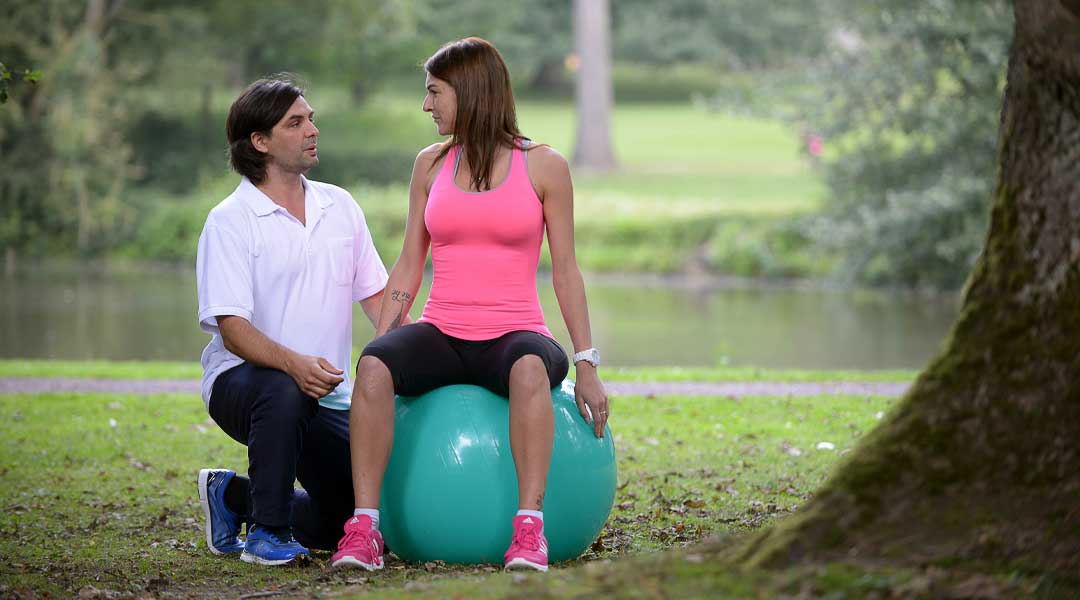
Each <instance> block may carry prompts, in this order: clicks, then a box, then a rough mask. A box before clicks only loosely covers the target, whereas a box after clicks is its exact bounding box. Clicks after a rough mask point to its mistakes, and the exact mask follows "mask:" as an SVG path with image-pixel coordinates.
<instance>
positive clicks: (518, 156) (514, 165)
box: [507, 138, 529, 181]
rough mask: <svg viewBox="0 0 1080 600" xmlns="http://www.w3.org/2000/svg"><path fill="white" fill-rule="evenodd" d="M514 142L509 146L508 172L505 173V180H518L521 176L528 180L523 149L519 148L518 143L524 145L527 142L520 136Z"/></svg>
mask: <svg viewBox="0 0 1080 600" xmlns="http://www.w3.org/2000/svg"><path fill="white" fill-rule="evenodd" d="M515 142H516V143H515V144H514V146H513V147H511V148H510V173H508V174H507V181H511V180H518V179H521V178H522V177H524V178H525V180H526V181H528V180H529V171H528V168H527V167H528V165H527V164H526V162H525V150H524V149H523V148H519V147H518V144H521V145H522V146H526V145H528V143H529V142H528V141H526V140H523V139H522V138H518V139H517V140H515Z"/></svg>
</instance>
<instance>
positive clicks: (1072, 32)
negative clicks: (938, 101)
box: [743, 0, 1080, 577]
mask: <svg viewBox="0 0 1080 600" xmlns="http://www.w3.org/2000/svg"><path fill="white" fill-rule="evenodd" d="M1015 24H1016V29H1015V37H1014V41H1013V45H1012V50H1011V53H1010V58H1009V63H1008V65H1009V66H1008V78H1007V81H1008V83H1007V87H1006V89H1005V94H1004V102H1003V107H1002V109H1001V113H1000V114H1001V118H1000V124H1001V125H1000V131H999V134H998V143H999V150H998V154H997V157H998V161H997V162H998V171H997V178H996V184H995V187H994V191H993V195H992V199H993V208H992V210H991V213H990V226H989V235H988V237H987V239H986V244H985V247H984V248H983V251H982V253H981V254H980V256H979V258H978V261H977V263H976V265H975V270H974V272H973V273H972V275H971V278H970V280H969V282H968V285H967V289H966V291H965V295H964V302H963V308H962V311H961V314H960V317H959V319H958V321H957V322H956V324H955V325H954V327H953V330H952V333H951V336H950V337H949V339H948V341H947V343H946V346H945V349H944V351H943V352H942V353H941V354H940V355H939V356H938V357H937V358H936V359H935V360H933V361H932V362H931V363H930V365H929V366H928V367H927V368H926V370H925V371H924V372H923V373H922V374H921V375H920V376H919V378H918V380H917V381H916V382H915V384H914V386H913V388H912V389H911V391H910V392H909V393H908V394H907V396H906V397H905V398H904V400H903V401H902V402H901V403H900V405H899V406H898V407H897V408H896V409H895V410H894V411H893V412H892V414H891V415H890V416H889V418H888V420H887V421H886V422H885V423H884V424H883V425H882V426H880V427H879V428H878V429H877V430H875V431H873V432H872V433H870V434H869V435H867V436H866V437H865V438H864V439H863V441H862V442H861V443H860V446H859V448H857V450H856V452H855V453H854V454H853V455H852V458H851V459H850V460H849V461H848V462H847V463H846V464H844V465H843V466H842V467H841V468H840V469H839V471H838V472H837V473H836V474H835V476H834V477H833V478H832V479H831V480H830V481H829V482H828V483H827V484H826V485H825V486H824V487H823V488H822V489H821V490H820V491H819V492H818V493H817V495H816V496H815V497H814V499H813V500H811V502H810V503H808V504H807V505H806V506H805V507H804V508H803V509H802V510H800V511H799V513H797V514H796V515H793V516H792V517H789V518H787V519H786V520H784V521H783V522H782V523H780V524H779V526H777V527H775V528H773V529H772V530H770V531H769V532H767V533H766V534H764V535H761V536H759V537H758V538H757V539H756V540H755V541H754V543H752V544H750V545H749V546H748V547H746V548H744V549H743V558H745V559H747V560H748V561H749V564H751V565H761V564H780V563H785V562H788V561H791V560H800V559H801V560H805V559H823V558H830V557H831V558H840V559H843V558H844V557H855V556H858V557H867V556H873V557H885V558H887V559H893V560H898V561H902V562H905V563H912V562H915V563H921V564H926V563H931V564H932V563H933V562H934V561H937V560H945V559H948V560H957V559H960V560H967V561H978V562H984V563H986V562H989V563H990V564H1006V565H1008V567H1009V568H1010V569H1020V570H1028V569H1031V570H1034V571H1035V572H1047V571H1050V572H1053V573H1057V574H1059V575H1061V576H1065V577H1069V576H1072V577H1074V576H1075V573H1077V571H1078V569H1080V533H1078V532H1080V512H1078V511H1077V510H1076V506H1077V502H1076V498H1077V491H1078V490H1080V471H1078V470H1077V469H1076V464H1077V462H1078V460H1080V448H1078V446H1077V444H1076V440H1077V439H1080V308H1078V306H1080V305H1078V304H1077V298H1078V297H1080V225H1078V223H1080V221H1078V219H1077V215H1080V160H1078V158H1080V2H1076V1H1075V0H1017V1H1016V3H1015Z"/></svg>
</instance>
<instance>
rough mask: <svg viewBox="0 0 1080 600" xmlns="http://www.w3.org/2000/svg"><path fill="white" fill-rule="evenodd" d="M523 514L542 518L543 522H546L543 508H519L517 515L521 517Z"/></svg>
mask: <svg viewBox="0 0 1080 600" xmlns="http://www.w3.org/2000/svg"><path fill="white" fill-rule="evenodd" d="M522 515H527V516H530V517H534V518H537V519H540V522H541V523H543V522H544V511H542V510H525V509H524V508H521V509H518V511H517V516H519V517H520V516H522Z"/></svg>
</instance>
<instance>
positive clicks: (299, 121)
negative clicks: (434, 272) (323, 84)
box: [252, 96, 319, 174]
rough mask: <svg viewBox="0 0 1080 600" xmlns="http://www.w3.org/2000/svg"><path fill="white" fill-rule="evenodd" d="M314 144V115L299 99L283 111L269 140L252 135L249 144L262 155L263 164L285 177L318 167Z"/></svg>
mask: <svg viewBox="0 0 1080 600" xmlns="http://www.w3.org/2000/svg"><path fill="white" fill-rule="evenodd" d="M256 136H257V137H258V139H256ZM260 141H261V143H262V145H261V146H260V143H259V142H260ZM318 141H319V128H318V127H315V111H314V110H312V108H311V105H310V104H308V103H307V100H305V99H304V97H303V96H299V97H298V98H297V99H296V101H295V102H293V104H292V106H290V107H289V110H287V111H285V116H284V117H282V118H281V120H280V121H278V122H277V124H276V125H274V128H273V129H272V130H270V135H269V136H264V135H261V134H257V133H255V134H252V143H253V144H255V147H256V148H258V149H259V150H261V151H263V152H266V154H267V162H268V163H269V164H270V165H273V166H275V167H277V168H278V169H281V170H283V171H285V172H287V173H298V174H299V173H306V172H307V171H308V170H309V169H311V168H312V167H314V166H317V165H318V164H319V153H318V150H317V149H316V144H317V143H318Z"/></svg>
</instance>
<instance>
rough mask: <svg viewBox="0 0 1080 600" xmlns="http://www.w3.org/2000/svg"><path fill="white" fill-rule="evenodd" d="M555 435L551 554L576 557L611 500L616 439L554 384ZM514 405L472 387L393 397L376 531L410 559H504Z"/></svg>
mask: <svg viewBox="0 0 1080 600" xmlns="http://www.w3.org/2000/svg"><path fill="white" fill-rule="evenodd" d="M551 401H552V404H553V405H554V408H555V442H554V445H553V448H552V453H551V468H550V471H549V474H548V480H547V491H546V496H545V499H544V535H545V537H547V540H548V557H549V560H551V561H559V560H569V559H572V558H576V557H578V556H580V555H581V554H582V553H583V552H585V550H586V549H588V547H589V545H590V544H592V542H593V541H594V540H595V539H596V536H597V535H599V533H600V530H601V529H602V528H603V527H604V523H605V522H607V518H608V515H609V514H610V512H611V506H612V504H613V503H614V501H615V487H616V471H615V445H614V443H612V439H611V429H610V428H608V427H605V429H604V437H603V439H597V438H596V436H595V435H593V429H592V426H590V425H589V424H587V423H586V422H585V420H584V419H582V418H581V415H580V414H579V413H578V410H577V405H576V404H575V403H574V384H573V382H571V381H570V380H566V381H564V382H563V383H562V385H561V386H559V387H557V388H554V389H553V390H552V391H551ZM509 419H510V404H509V401H508V400H507V399H506V398H505V397H503V396H498V395H496V394H493V393H492V392H489V391H488V390H486V389H484V388H481V387H478V386H474V385H451V386H446V387H443V388H439V389H437V390H434V391H431V392H428V393H427V394H424V395H422V396H417V397H412V398H403V397H399V398H397V399H396V400H395V415H394V446H393V450H392V451H391V454H390V462H389V464H388V465H387V468H386V475H385V477H384V478H383V487H382V497H381V499H380V501H381V506H380V512H381V519H380V525H379V529H380V530H381V531H382V534H383V537H384V538H385V540H386V545H387V547H389V548H390V549H391V550H392V551H393V552H394V553H395V554H397V555H398V556H399V557H401V558H402V559H404V560H406V561H410V562H427V561H433V560H443V561H446V562H448V563H465V564H485V563H497V564H501V563H502V561H503V553H504V552H506V549H507V547H509V545H510V537H511V534H512V533H513V530H512V527H511V521H512V520H513V518H514V515H515V514H516V513H517V509H518V495H517V474H516V473H515V471H514V458H513V456H512V455H511V453H510V432H509V425H510V423H509Z"/></svg>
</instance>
